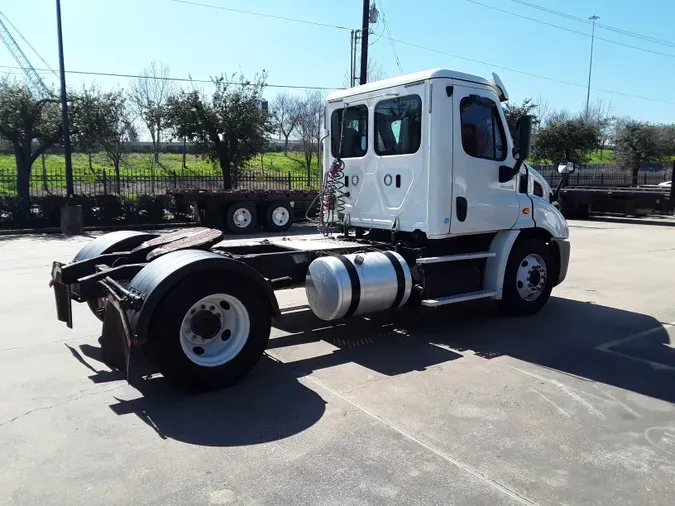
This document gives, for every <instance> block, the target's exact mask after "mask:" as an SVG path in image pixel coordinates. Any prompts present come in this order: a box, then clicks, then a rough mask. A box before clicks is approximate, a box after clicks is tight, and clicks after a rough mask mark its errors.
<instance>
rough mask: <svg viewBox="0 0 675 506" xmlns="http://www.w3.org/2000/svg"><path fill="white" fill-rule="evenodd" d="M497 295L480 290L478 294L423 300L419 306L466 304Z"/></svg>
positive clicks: (471, 293) (462, 294)
mask: <svg viewBox="0 0 675 506" xmlns="http://www.w3.org/2000/svg"><path fill="white" fill-rule="evenodd" d="M495 295H497V292H493V291H491V290H480V291H478V292H469V293H460V294H458V295H450V296H448V297H437V298H435V299H425V300H423V301H422V302H421V303H420V304H422V305H423V306H427V307H438V306H446V305H448V304H456V303H458V302H467V301H469V300H477V299H489V298H490V297H494V296H495Z"/></svg>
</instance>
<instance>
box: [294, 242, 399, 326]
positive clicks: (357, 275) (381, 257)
mask: <svg viewBox="0 0 675 506" xmlns="http://www.w3.org/2000/svg"><path fill="white" fill-rule="evenodd" d="M411 291H412V276H411V274H410V267H408V264H407V263H406V261H405V260H404V259H403V257H402V256H401V255H399V254H398V253H395V252H393V251H385V252H367V253H353V254H349V255H328V256H323V257H319V258H317V259H316V260H314V261H313V262H312V263H311V264H310V265H309V269H308V271H307V280H306V283H305V292H306V293H307V299H308V300H309V306H310V308H311V309H312V311H313V312H314V314H315V315H316V316H318V317H319V318H321V319H322V320H336V319H338V318H344V317H347V316H352V315H357V314H365V313H374V312H376V311H382V310H385V309H389V308H394V307H401V306H402V305H403V304H405V303H406V302H407V301H408V298H409V297H410V293H411Z"/></svg>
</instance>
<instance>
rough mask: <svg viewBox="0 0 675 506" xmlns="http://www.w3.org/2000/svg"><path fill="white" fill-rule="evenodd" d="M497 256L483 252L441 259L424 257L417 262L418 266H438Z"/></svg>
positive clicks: (445, 256) (446, 256)
mask: <svg viewBox="0 0 675 506" xmlns="http://www.w3.org/2000/svg"><path fill="white" fill-rule="evenodd" d="M494 256H496V253H491V252H489V251H481V252H479V253H460V254H458V255H443V256H440V257H422V258H417V259H416V260H415V262H417V263H418V264H437V263H441V262H459V261H462V260H476V259H478V258H491V257H494Z"/></svg>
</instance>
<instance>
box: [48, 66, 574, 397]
mask: <svg viewBox="0 0 675 506" xmlns="http://www.w3.org/2000/svg"><path fill="white" fill-rule="evenodd" d="M505 100H508V95H507V92H506V89H505V87H504V85H503V84H502V82H501V80H500V79H499V77H498V76H496V75H495V74H493V77H492V79H484V78H482V77H479V76H474V75H469V74H464V73H460V72H456V71H452V70H446V69H436V70H428V71H424V72H418V73H415V74H409V75H405V76H401V77H395V78H392V79H386V80H383V81H379V82H373V83H369V84H365V85H363V86H358V87H355V88H351V89H347V90H341V91H338V92H335V93H332V94H331V95H329V96H328V97H327V101H326V111H325V114H326V119H327V123H326V125H327V132H326V133H327V136H326V139H325V144H324V148H325V149H324V153H325V160H324V162H325V163H324V167H326V168H325V172H324V184H323V188H322V190H321V192H320V194H319V196H318V198H317V202H316V203H317V206H318V207H317V213H318V215H319V228H320V230H321V231H322V232H323V233H324V235H325V237H318V238H312V239H307V240H301V239H298V238H293V237H290V238H283V239H282V238H278V239H266V240H251V241H250V243H248V244H245V245H241V244H238V245H232V244H228V243H227V242H220V241H221V237H222V233H221V232H220V231H219V230H214V229H208V228H197V229H186V230H182V231H179V232H174V233H170V234H147V233H143V232H129V231H126V232H113V233H110V234H107V235H104V236H102V237H100V238H98V239H96V240H95V241H92V242H91V243H89V244H88V245H87V246H85V247H84V248H83V249H82V250H81V251H80V252H79V253H78V255H77V256H76V257H75V259H74V260H73V261H71V262H69V263H65V264H63V263H60V262H54V265H53V268H52V283H51V284H52V286H53V287H54V290H55V296H56V307H57V316H58V319H59V320H62V321H64V322H66V323H67V324H68V325H69V326H72V312H71V300H76V301H78V302H86V303H88V304H89V306H90V307H91V308H92V311H94V313H95V314H96V315H97V316H98V317H99V318H101V320H102V321H103V331H102V337H101V346H102V355H103V357H105V358H106V361H107V362H108V363H109V364H110V365H112V366H113V367H117V368H120V369H123V370H125V371H126V373H127V378H128V379H129V380H130V381H132V382H133V381H135V380H137V379H138V371H139V370H144V368H143V367H140V366H138V365H137V362H139V361H143V360H144V359H145V358H150V361H149V362H150V363H152V364H153V365H154V366H155V368H156V369H157V370H158V371H159V372H161V373H162V374H163V375H164V376H165V377H167V378H168V379H170V380H172V381H174V382H176V383H179V384H182V385H187V386H190V387H195V388H198V389H201V390H210V389H214V388H220V387H224V386H228V385H232V384H234V383H235V382H237V381H238V380H239V379H240V378H242V377H243V376H244V375H246V374H247V373H248V372H249V371H250V370H251V369H252V368H253V367H254V365H255V364H256V363H257V361H258V360H259V358H260V357H261V355H262V354H263V352H264V350H265V347H266V345H267V342H268V339H269V335H270V328H271V324H272V321H273V320H274V319H279V318H282V317H283V316H282V313H281V311H280V310H279V305H278V303H277V299H276V296H275V294H274V291H275V290H280V289H285V288H293V287H299V286H304V287H305V290H306V294H307V299H308V302H309V307H310V308H311V310H312V311H313V312H314V313H315V314H316V315H317V316H318V317H319V318H321V319H323V320H327V321H334V320H342V319H348V318H349V317H352V316H354V315H361V314H367V313H373V312H377V311H385V310H396V309H397V308H401V307H403V306H406V305H421V306H427V307H438V306H443V305H447V304H455V303H461V302H464V301H469V300H476V299H492V300H494V301H495V302H496V303H497V304H498V305H499V306H500V307H501V308H502V309H503V311H504V312H505V313H507V314H510V315H518V316H524V315H532V314H535V313H537V312H538V311H539V310H541V309H542V308H543V307H544V305H545V304H546V302H547V301H548V300H549V297H550V294H551V291H552V290H553V288H554V287H555V286H556V285H558V284H560V283H561V282H562V281H563V280H564V279H565V276H566V274H567V269H568V263H569V257H570V242H569V237H568V233H569V231H568V227H567V223H566V221H565V219H564V218H563V216H562V214H561V213H560V212H559V211H558V209H557V208H556V207H555V206H554V205H553V204H552V203H551V202H550V199H549V195H550V187H549V186H548V184H547V183H546V181H545V180H544V178H543V177H541V175H539V174H538V173H536V172H535V171H534V170H532V168H531V167H529V166H527V165H526V164H524V163H523V162H524V161H525V159H526V158H527V157H528V155H529V152H530V138H531V128H532V119H531V118H530V117H528V116H525V117H523V118H522V119H521V122H520V124H519V127H518V134H517V135H516V138H515V139H512V138H511V136H510V134H509V131H508V128H506V121H505V117H504V112H503V109H502V106H501V102H503V101H505Z"/></svg>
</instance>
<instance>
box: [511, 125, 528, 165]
mask: <svg viewBox="0 0 675 506" xmlns="http://www.w3.org/2000/svg"><path fill="white" fill-rule="evenodd" d="M513 142H514V143H515V146H514V148H515V153H514V155H517V157H518V160H519V161H520V160H522V161H523V162H524V161H525V160H527V159H528V158H529V157H530V152H531V151H532V116H528V115H525V116H521V117H520V119H519V120H518V123H516V136H515V139H514V140H513Z"/></svg>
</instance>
